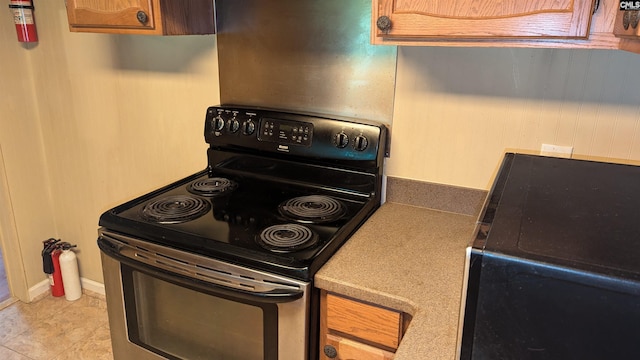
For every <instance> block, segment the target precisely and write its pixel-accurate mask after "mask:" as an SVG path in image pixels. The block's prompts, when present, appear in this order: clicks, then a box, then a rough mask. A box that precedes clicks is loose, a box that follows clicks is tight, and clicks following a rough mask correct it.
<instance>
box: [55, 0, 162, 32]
mask: <svg viewBox="0 0 640 360" xmlns="http://www.w3.org/2000/svg"><path fill="white" fill-rule="evenodd" d="M153 10H154V9H153V5H152V3H151V1H150V0H115V1H110V0H67V16H68V18H69V24H70V25H72V26H100V27H109V26H112V27H124V28H145V29H146V28H153V27H154V17H153ZM139 11H143V12H144V13H145V14H146V15H147V21H146V22H144V23H143V22H140V20H138V17H137V14H138V12H139Z"/></svg>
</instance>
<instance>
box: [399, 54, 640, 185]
mask: <svg viewBox="0 0 640 360" xmlns="http://www.w3.org/2000/svg"><path fill="white" fill-rule="evenodd" d="M638 67H640V55H637V54H632V53H627V52H623V51H609V50H606V51H605V50H551V49H503V48H500V49H480V48H428V47H422V48H406V47H403V48H400V49H399V51H398V73H397V79H396V99H395V110H394V119H393V133H392V146H391V151H392V152H391V159H390V161H388V165H389V166H388V168H387V174H389V175H393V176H398V177H403V178H410V179H418V180H425V181H430V182H436V183H445V184H451V185H458V186H464V187H471V188H478V189H488V188H489V187H490V185H491V178H492V176H493V174H494V172H495V170H496V168H497V166H498V165H499V163H500V161H501V158H502V154H503V153H504V152H505V151H506V150H509V151H522V152H538V151H539V150H540V146H541V145H542V144H543V143H546V144H555V145H563V146H573V147H574V154H575V156H574V157H577V158H588V159H600V160H602V159H609V160H612V161H616V162H632V163H633V162H638V161H640V72H639V71H637V69H638Z"/></svg>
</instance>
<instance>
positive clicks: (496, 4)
mask: <svg viewBox="0 0 640 360" xmlns="http://www.w3.org/2000/svg"><path fill="white" fill-rule="evenodd" d="M592 11H593V0H500V1H498V0H446V1H444V0H373V11H372V18H373V19H372V26H373V30H372V35H373V42H374V43H378V44H381V43H384V40H389V39H409V40H411V39H413V40H419V39H420V38H428V39H430V40H434V39H441V40H451V39H454V40H455V39H497V38H505V39H518V38H520V39H546V38H587V37H588V35H589V26H590V22H591V15H592ZM386 20H388V21H386Z"/></svg>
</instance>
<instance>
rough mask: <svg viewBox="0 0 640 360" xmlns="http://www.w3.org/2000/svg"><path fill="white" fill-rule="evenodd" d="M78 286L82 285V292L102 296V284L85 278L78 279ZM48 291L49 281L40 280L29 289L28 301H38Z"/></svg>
mask: <svg viewBox="0 0 640 360" xmlns="http://www.w3.org/2000/svg"><path fill="white" fill-rule="evenodd" d="M80 284H81V285H82V289H83V290H88V291H92V292H94V293H97V294H100V295H104V284H101V283H99V282H97V281H93V280H89V279H85V278H80ZM49 291H50V290H49V279H45V280H42V281H40V282H39V283H37V284H35V285H34V286H32V287H30V288H29V300H30V301H35V300H39V299H41V298H42V297H43V296H46V295H47V293H48V292H49Z"/></svg>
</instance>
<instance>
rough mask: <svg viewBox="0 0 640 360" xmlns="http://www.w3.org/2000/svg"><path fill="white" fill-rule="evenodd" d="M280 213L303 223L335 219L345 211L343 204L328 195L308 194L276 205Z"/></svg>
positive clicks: (324, 221)
mask: <svg viewBox="0 0 640 360" xmlns="http://www.w3.org/2000/svg"><path fill="white" fill-rule="evenodd" d="M278 210H279V211H280V214H281V215H283V216H286V217H288V218H290V219H293V220H296V221H299V222H303V223H312V224H318V223H326V222H331V221H336V220H338V219H339V218H341V217H342V216H344V214H345V213H346V209H345V207H344V205H343V204H342V203H341V202H340V201H339V200H336V199H334V198H332V197H329V196H323V195H309V196H300V197H296V198H293V199H289V200H287V201H285V202H283V203H281V204H280V205H279V206H278Z"/></svg>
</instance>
